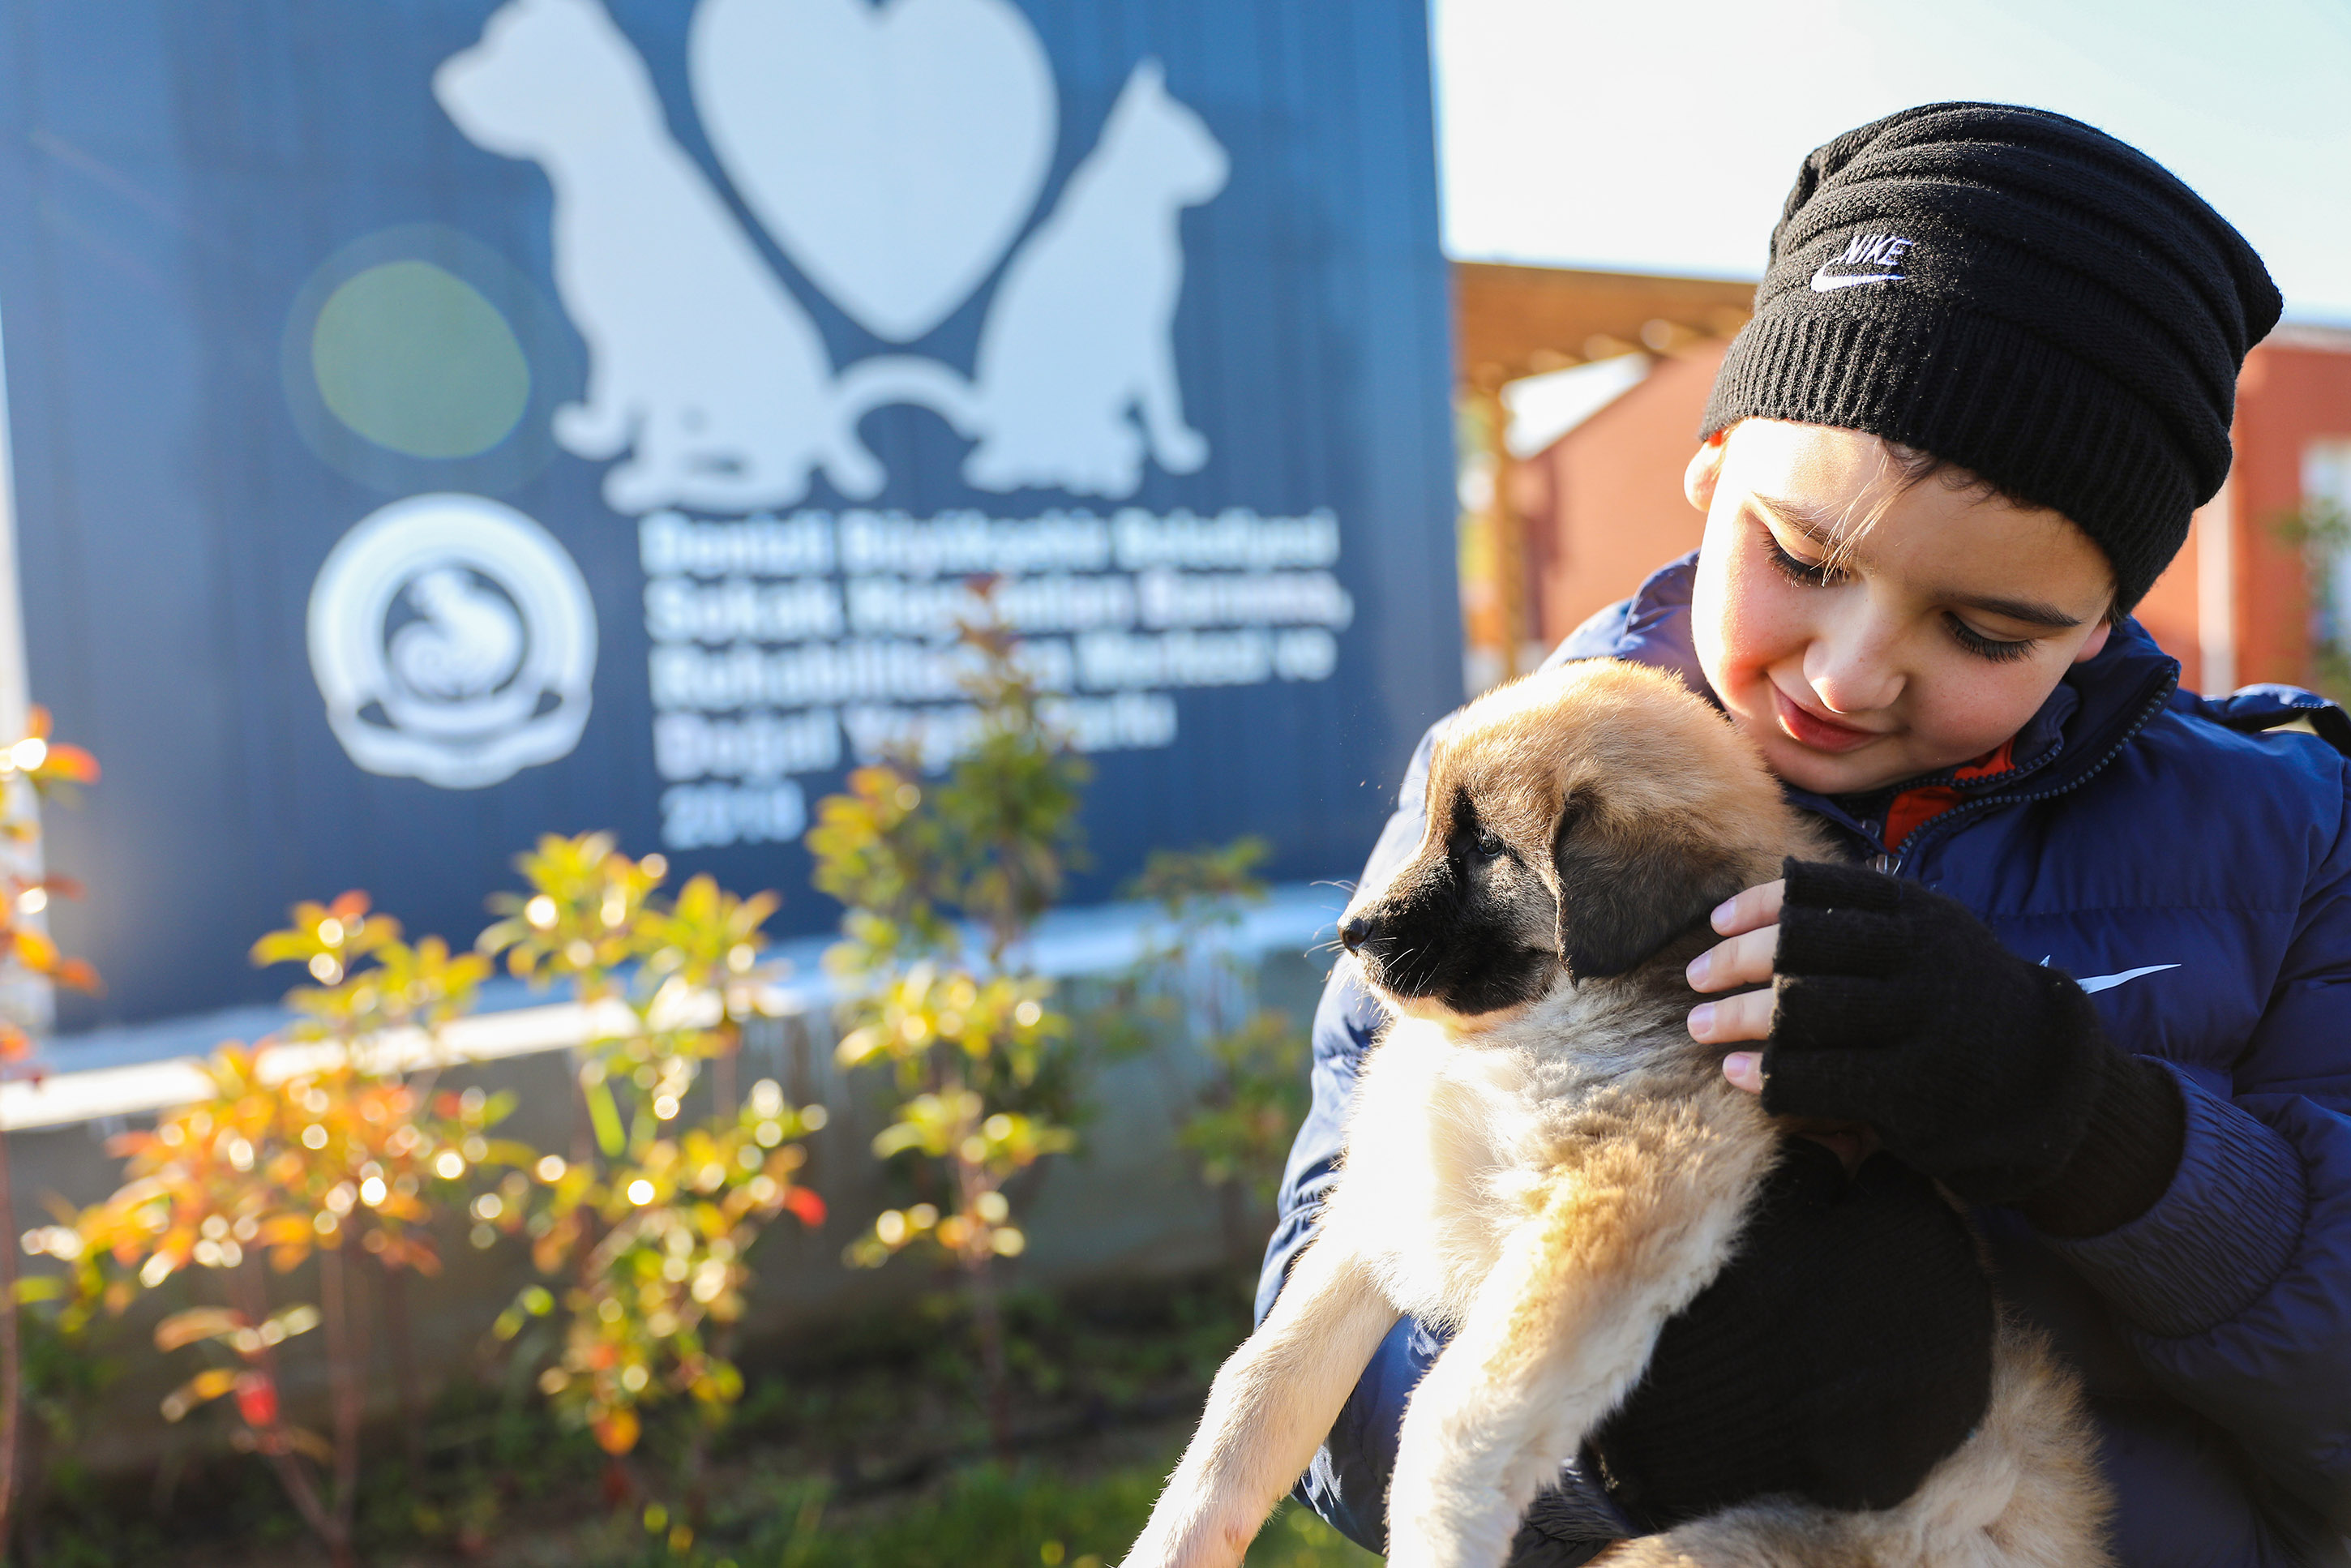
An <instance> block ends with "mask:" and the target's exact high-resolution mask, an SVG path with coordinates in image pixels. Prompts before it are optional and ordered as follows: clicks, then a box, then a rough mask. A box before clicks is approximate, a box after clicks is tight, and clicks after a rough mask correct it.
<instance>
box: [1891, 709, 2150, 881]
mask: <svg viewBox="0 0 2351 1568" xmlns="http://www.w3.org/2000/svg"><path fill="white" fill-rule="evenodd" d="M2178 689H2179V672H2178V671H2176V670H2175V671H2174V672H2173V673H2172V674H2171V675H2170V677H2169V678H2168V679H2167V680H2165V681H2164V682H2163V683H2162V684H2161V685H2159V686H2158V687H2157V689H2156V692H2155V695H2153V696H2152V697H2151V698H2149V699H2148V701H2147V703H2146V704H2145V705H2144V706H2142V707H2141V708H2140V709H2139V714H2138V716H2137V718H2135V719H2133V720H2132V721H2131V726H2130V727H2129V728H2128V729H2126V730H2125V731H2123V733H2122V736H2121V737H2120V738H2118V739H2117V740H2116V742H2115V743H2114V745H2112V746H2111V747H2107V748H2106V754H2105V756H2104V757H2101V758H2098V760H2097V762H2096V763H2095V764H2094V765H2093V766H2092V767H2090V768H2086V769H2085V770H2084V771H2083V773H2082V774H2081V776H2080V777H2079V778H2077V779H2074V780H2073V781H2072V782H2071V783H2068V784H2064V785H2061V786H2060V787H2058V788H2057V789H2043V790H2042V791H2040V792H2039V793H2037V794H2025V795H1998V796H1991V797H1987V798H1985V799H1982V800H1970V801H1968V802H1966V803H1965V804H1963V805H1958V806H1954V807H1952V808H1951V809H1950V810H1948V811H1945V812H1943V813H1942V814H1941V815H1940V816H1938V817H1935V818H1932V819H1930V820H1929V821H1924V822H1921V823H1919V824H1918V826H1917V827H1916V828H1913V829H1912V830H1910V833H1909V836H1908V837H1907V838H1905V839H1904V840H1903V841H1901V843H1899V844H1897V845H1896V846H1895V849H1894V851H1893V852H1891V853H1887V854H1880V855H1878V856H1877V857H1876V859H1875V860H1873V861H1872V862H1870V863H1871V865H1872V867H1873V868H1874V869H1876V870H1877V871H1881V872H1884V873H1886V874H1887V875H1889V876H1899V875H1901V874H1902V873H1903V872H1904V871H1906V870H1907V869H1908V868H1909V867H1910V866H1911V865H1912V864H1914V863H1916V860H1917V852H1921V851H1924V850H1925V849H1926V847H1927V845H1928V844H1929V843H1931V842H1932V841H1934V840H1935V839H1937V838H1939V837H1942V836H1944V834H1947V833H1949V831H1951V830H1952V829H1953V828H1954V827H1956V826H1957V825H1958V821H1957V820H1958V819H1959V818H1961V817H1964V816H1966V815H1968V814H1969V813H1970V812H1971V811H1983V810H1991V808H1992V807H1994V806H2011V805H2016V806H2021V805H2024V804H2026V803H2028V802H2031V801H2034V800H2055V799H2056V798H2057V797H2058V796H2060V795H2070V794H2072V793H2073V792H2074V790H2076V789H2080V788H2081V787H2082V786H2083V785H2085V784H2087V783H2088V782H2089V781H2090V780H2091V779H2095V778H2096V777H2097V776H2098V775H2099V774H2101V773H2103V772H2105V770H2106V768H2108V767H2109V766H2111V765H2112V764H2113V762H2114V760H2115V758H2117V757H2120V756H2121V755H2122V751H2123V747H2126V746H2128V745H2129V744H2130V743H2131V742H2132V741H2133V740H2135V739H2137V737H2138V732H2139V731H2140V730H2142V729H2145V728H2146V727H2147V723H2148V721H2149V720H2151V719H2153V718H2154V717H2155V716H2156V715H2157V714H2158V713H2159V712H2161V711H2162V709H2163V705H2164V704H2166V703H2168V702H2169V701H2170V700H2171V694H2172V693H2173V692H2174V691H2177V690H2178ZM1938 829H1939V830H1941V831H1939V832H1938V831H1937V830H1938Z"/></svg>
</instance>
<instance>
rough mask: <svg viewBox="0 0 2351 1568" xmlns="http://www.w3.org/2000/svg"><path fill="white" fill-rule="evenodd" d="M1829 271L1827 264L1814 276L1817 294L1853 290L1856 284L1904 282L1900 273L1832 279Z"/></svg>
mask: <svg viewBox="0 0 2351 1568" xmlns="http://www.w3.org/2000/svg"><path fill="white" fill-rule="evenodd" d="M1828 270H1829V269H1828V267H1827V264H1825V263H1823V265H1822V267H1821V269H1820V271H1818V272H1815V273H1814V274H1813V292H1814V293H1815V294H1826V293H1827V292H1828V291H1829V290H1831V289H1832V288H1851V287H1853V286H1854V285H1855V284H1856V283H1899V282H1901V281H1902V274H1900V273H1898V272H1864V273H1860V274H1858V275H1856V276H1854V277H1830V276H1829V275H1828Z"/></svg>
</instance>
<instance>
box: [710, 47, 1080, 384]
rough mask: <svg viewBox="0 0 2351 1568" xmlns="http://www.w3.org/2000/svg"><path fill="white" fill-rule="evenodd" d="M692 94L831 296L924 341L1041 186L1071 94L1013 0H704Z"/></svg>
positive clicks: (768, 219) (1000, 250) (718, 144)
mask: <svg viewBox="0 0 2351 1568" xmlns="http://www.w3.org/2000/svg"><path fill="white" fill-rule="evenodd" d="M687 48H688V68H689V69H690V70H691V72H692V75H693V79H694V99H695V107H696V108H697V109H698V110H700V111H701V115H702V127H703V130H704V131H705V133H706V134H707V135H708V136H709V138H710V142H711V145H712V146H713V147H715V148H716V149H717V151H718V157H719V160H720V161H721V162H723V163H725V164H726V172H727V173H728V174H729V175H730V176H731V177H732V178H733V180H734V182H735V184H736V188H737V190H739V191H740V192H741V193H743V200H744V201H745V203H746V204H748V205H749V207H750V208H751V210H752V211H753V212H754V213H756V214H758V217H759V221H760V222H761V223H763V224H765V225H767V227H768V233H769V234H770V235H773V236H774V237H775V240H776V243H777V244H778V245H779V246H782V247H783V248H784V250H785V251H786V252H787V253H788V254H789V256H791V258H792V260H793V261H794V262H795V263H797V264H798V265H799V267H800V269H801V270H802V271H804V272H806V273H807V274H808V276H809V277H810V280H811V281H813V282H814V283H815V284H816V286H817V287H820V288H821V289H823V290H824V291H825V293H826V294H827V295H829V296H830V297H831V298H832V301H833V303H835V304H837V305H839V306H840V307H841V308H842V309H843V310H846V311H848V312H849V314H850V315H852V317H854V318H856V319H858V320H859V321H860V322H862V323H863V324H864V325H865V327H866V328H868V329H870V330H872V332H874V333H875V334H876V335H877V336H880V337H883V338H886V339H888V340H891V341H893V342H900V343H904V342H910V341H912V340H914V339H916V338H919V337H921V336H922V335H923V334H924V333H925V332H927V331H929V330H930V329H932V328H934V327H935V326H937V325H938V324H939V322H940V321H941V320H943V319H946V316H947V315H948V313H949V312H951V311H953V310H954V309H955V308H956V306H958V305H961V304H962V303H963V302H964V301H965V300H966V299H967V298H970V297H971V293H972V290H973V289H975V288H977V287H979V283H980V280H981V279H982V278H984V277H987V271H988V269H989V268H990V267H994V266H995V265H996V262H997V259H998V257H999V256H1002V255H1003V254H1004V250H1005V247H1006V246H1008V245H1009V244H1011V242H1012V236H1013V235H1015V234H1017V233H1018V232H1019V228H1020V225H1021V223H1022V222H1023V220H1025V219H1026V218H1027V217H1028V216H1029V212H1030V211H1031V209H1033V208H1034V207H1035V205H1036V203H1037V193H1038V190H1039V188H1040V186H1041V185H1042V184H1043V183H1044V180H1045V172H1046V169H1047V168H1048V166H1049V165H1050V162H1052V156H1053V140H1054V135H1055V133H1056V131H1057V130H1058V128H1059V120H1060V110H1059V104H1058V103H1057V101H1056V97H1055V93H1054V89H1053V70H1052V66H1051V63H1050V61H1048V60H1047V58H1046V57H1045V49H1044V46H1043V45H1042V44H1041V43H1040V42H1039V41H1038V38H1037V35H1036V32H1035V30H1034V29H1032V28H1031V27H1030V26H1029V19H1028V18H1027V17H1026V16H1022V15H1021V14H1020V12H1019V8H1018V7H1016V6H1014V5H1011V4H1010V3H1009V0H883V3H882V4H880V5H875V4H872V3H871V0H703V5H702V6H701V8H700V9H699V10H698V11H696V12H695V17H694V26H693V30H692V33H691V36H690V37H689V38H688V41H687Z"/></svg>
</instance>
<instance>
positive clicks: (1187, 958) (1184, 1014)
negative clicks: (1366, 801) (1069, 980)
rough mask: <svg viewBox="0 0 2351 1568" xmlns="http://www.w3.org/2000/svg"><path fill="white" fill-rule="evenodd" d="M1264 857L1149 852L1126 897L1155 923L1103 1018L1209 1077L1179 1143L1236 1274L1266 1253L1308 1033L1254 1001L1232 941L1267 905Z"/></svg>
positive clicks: (1180, 1128) (1226, 849)
mask: <svg viewBox="0 0 2351 1568" xmlns="http://www.w3.org/2000/svg"><path fill="white" fill-rule="evenodd" d="M1268 853H1269V850H1268V847H1267V845H1266V843H1265V841H1264V840H1262V839H1257V838H1243V839H1238V840H1235V841H1233V842H1231V843H1229V844H1226V845H1223V846H1221V847H1213V848H1206V849H1198V850H1191V851H1173V850H1159V851H1155V852H1153V853H1152V855H1151V858H1150V859H1149V860H1148V861H1147V862H1144V871H1143V874H1142V875H1141V876H1139V877H1137V878H1135V879H1134V882H1132V883H1129V884H1128V885H1127V888H1126V890H1125V892H1126V895H1127V896H1128V897H1129V898H1134V899H1142V900H1147V901H1148V902H1149V903H1150V904H1153V905H1154V906H1155V920H1154V921H1153V922H1152V923H1151V925H1149V926H1147V927H1146V928H1145V931H1144V938H1143V944H1142V949H1143V950H1142V953H1141V954H1140V956H1138V958H1137V960H1136V963H1135V966H1134V970H1133V971H1132V972H1131V974H1130V975H1129V977H1127V979H1126V981H1125V982H1124V983H1123V985H1122V986H1120V987H1118V988H1114V989H1113V996H1112V999H1111V1009H1110V1010H1112V1011H1113V1013H1115V1014H1123V1015H1124V1016H1125V1017H1126V1018H1127V1019H1131V1020H1132V1022H1131V1023H1130V1024H1129V1025H1128V1027H1129V1029H1130V1030H1137V1031H1140V1032H1141V1033H1142V1034H1143V1035H1144V1037H1145V1042H1147V1043H1151V1044H1156V1045H1159V1046H1161V1047H1163V1048H1165V1047H1170V1046H1178V1047H1181V1048H1182V1049H1183V1051H1184V1053H1185V1055H1186V1057H1187V1058H1188V1059H1189V1061H1190V1063H1191V1064H1193V1065H1194V1070H1195V1071H1196V1070H1197V1068H1198V1067H1205V1069H1206V1072H1205V1076H1202V1077H1199V1078H1196V1079H1195V1080H1194V1081H1193V1082H1194V1085H1195V1087H1194V1090H1193V1092H1192V1094H1191V1095H1190V1097H1189V1105H1190V1109H1189V1110H1188V1111H1187V1113H1186V1114H1185V1116H1184V1117H1183V1119H1182V1120H1181V1122H1180V1123H1179V1124H1177V1127H1176V1129H1175V1138H1176V1142H1177V1144H1178V1145H1179V1146H1181V1147H1182V1148H1184V1149H1185V1150H1186V1152H1188V1153H1189V1154H1190V1155H1192V1157H1193V1159H1194V1160H1195V1161H1196V1163H1197V1166H1198V1168H1199V1172H1200V1176H1201V1179H1202V1180H1203V1181H1204V1182H1206V1183H1207V1185H1208V1186H1209V1187H1210V1188H1211V1189H1213V1190H1214V1191H1215V1193H1216V1194H1217V1214H1218V1218H1219V1221H1220V1223H1221V1225H1222V1227H1223V1230H1224V1238H1225V1249H1226V1253H1227V1256H1228V1259H1229V1260H1231V1261H1232V1262H1233V1263H1234V1264H1235V1265H1236V1266H1240V1265H1243V1264H1246V1263H1247V1262H1248V1261H1249V1260H1250V1259H1251V1258H1253V1257H1254V1256H1255V1255H1256V1254H1257V1252H1258V1251H1259V1249H1260V1248H1261V1247H1262V1245H1263V1242H1264V1230H1265V1228H1266V1226H1267V1225H1268V1224H1269V1223H1270V1215H1271V1211H1272V1206H1273V1198H1274V1192H1275V1189H1276V1187H1277V1186H1279V1184H1280V1180H1281V1172H1282V1167H1283V1165H1284V1163H1285V1162H1286V1161H1287V1160H1288V1159H1289V1156H1290V1141H1291V1139H1292V1138H1294V1137H1295V1136H1296V1135H1297V1133H1298V1124H1299V1123H1300V1122H1301V1120H1302V1119H1303V1118H1304V1116H1305V1114H1306V1104H1307V1082H1306V1056H1307V1039H1306V1034H1305V1031H1304V1030H1301V1028H1300V1027H1299V1025H1298V1022H1297V1020H1296V1019H1293V1018H1292V1017H1291V1016H1290V1014H1289V1013H1286V1012H1284V1011H1282V1010H1280V1009H1278V1008H1270V1007H1266V1006H1264V1005H1263V1004H1262V1003H1261V1001H1260V999H1259V995H1258V987H1257V976H1256V967H1255V966H1254V965H1253V964H1251V963H1249V962H1248V961H1247V960H1246V959H1245V958H1244V957H1243V956H1241V955H1240V954H1238V952H1237V951H1236V950H1235V948H1234V946H1233V943H1232V940H1231V939H1232V937H1233V936H1234V934H1235V932H1236V931H1237V930H1238V926H1239V925H1240V923H1241V921H1242V919H1243V917H1244V916H1245V915H1246V914H1247V912H1248V911H1249V908H1250V907H1252V906H1253V905H1256V904H1262V903H1264V902H1265V898H1266V887H1265V883H1263V881H1262V880H1260V879H1259V876H1258V874H1257V868H1258V866H1259V865H1260V864H1262V863H1263V862H1264V861H1265V857H1266V855H1267V854H1268Z"/></svg>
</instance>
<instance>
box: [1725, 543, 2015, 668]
mask: <svg viewBox="0 0 2351 1568" xmlns="http://www.w3.org/2000/svg"><path fill="white" fill-rule="evenodd" d="M1762 533H1763V545H1764V549H1765V550H1766V551H1767V552H1768V553H1769V554H1770V556H1771V564H1772V565H1773V566H1774V567H1776V568H1778V569H1779V571H1780V575H1781V576H1782V577H1784V578H1786V579H1787V580H1789V581H1791V582H1792V583H1795V584H1796V585H1798V586H1799V587H1802V588H1830V587H1834V585H1835V584H1837V583H1839V582H1841V581H1843V580H1844V577H1845V571H1844V568H1842V567H1839V566H1834V565H1832V564H1831V563H1830V562H1828V561H1825V560H1806V559H1803V558H1802V557H1801V556H1798V555H1794V554H1792V553H1791V552H1790V551H1789V549H1787V547H1786V546H1784V545H1782V543H1781V542H1780V537H1779V535H1777V534H1775V533H1773V532H1772V531H1771V529H1770V528H1765V529H1763V530H1762ZM1943 623H1944V625H1945V626H1947V627H1948V628H1949V631H1950V633H1951V638H1952V640H1953V641H1954V642H1956V643H1959V646H1960V647H1962V648H1964V649H1966V650H1967V651H1968V652H1969V653H1972V654H1974V655H1975V656H1976V657H1977V658H1979V659H1989V660H1991V662H1992V663H1994V664H2008V663H2010V662H2011V660H2016V659H2022V658H2025V657H2027V656H2029V655H2030V654H2031V653H2032V648H2033V644H2034V643H2037V642H2039V641H2040V639H2038V638H2036V637H2023V638H2018V639H2014V640H2011V639H2008V638H2003V637H1987V636H1985V635H1984V634H1983V633H1982V632H1979V631H1977V630H1976V629H1975V628H1974V627H1972V626H1970V625H1969V624H1968V623H1967V622H1966V621H1965V620H1963V619H1961V618H1960V617H1959V616H1958V615H1955V614H1953V613H1951V612H1949V611H1946V612H1944V613H1943Z"/></svg>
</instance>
